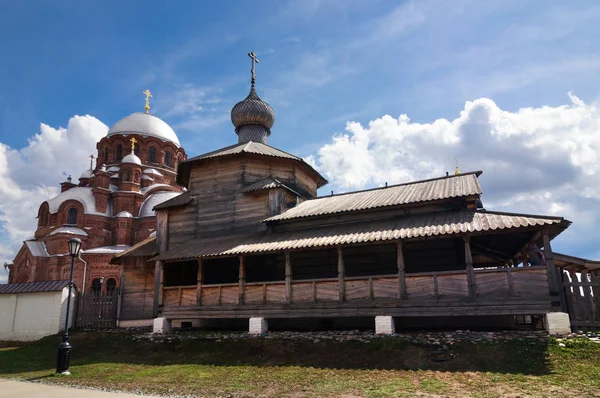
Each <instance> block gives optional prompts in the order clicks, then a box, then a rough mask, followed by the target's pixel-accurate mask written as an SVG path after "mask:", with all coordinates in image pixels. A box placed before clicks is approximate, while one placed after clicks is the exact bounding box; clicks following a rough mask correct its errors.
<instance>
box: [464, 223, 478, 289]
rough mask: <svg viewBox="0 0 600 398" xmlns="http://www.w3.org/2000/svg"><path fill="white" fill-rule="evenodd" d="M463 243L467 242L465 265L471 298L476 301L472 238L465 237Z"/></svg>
mask: <svg viewBox="0 0 600 398" xmlns="http://www.w3.org/2000/svg"><path fill="white" fill-rule="evenodd" d="M463 241H464V242H465V265H466V268H467V282H468V284H469V298H470V299H471V300H475V299H476V298H477V282H476V281H475V270H474V269H473V256H472V255H471V243H470V241H471V236H470V235H464V236H463Z"/></svg>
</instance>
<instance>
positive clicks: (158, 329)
mask: <svg viewBox="0 0 600 398" xmlns="http://www.w3.org/2000/svg"><path fill="white" fill-rule="evenodd" d="M170 332H171V320H170V319H166V318H154V324H153V327H152V333H156V334H164V333H170Z"/></svg>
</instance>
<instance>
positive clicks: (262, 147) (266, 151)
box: [177, 141, 327, 187]
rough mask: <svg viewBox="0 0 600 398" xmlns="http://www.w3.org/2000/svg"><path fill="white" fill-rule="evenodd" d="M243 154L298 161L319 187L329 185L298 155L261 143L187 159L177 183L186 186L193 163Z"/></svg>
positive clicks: (234, 147)
mask: <svg viewBox="0 0 600 398" xmlns="http://www.w3.org/2000/svg"><path fill="white" fill-rule="evenodd" d="M242 153H251V154H255V155H263V156H272V157H275V158H284V159H293V160H296V161H298V162H301V163H302V164H304V165H305V166H306V167H307V168H308V169H309V170H311V171H312V172H313V173H315V174H316V176H317V179H318V181H317V185H318V186H319V187H322V186H323V185H325V184H327V180H326V179H325V178H324V177H323V176H322V175H321V174H319V172H318V171H316V170H315V169H314V168H313V167H312V166H311V165H309V164H308V163H306V162H305V161H304V160H303V159H302V158H299V157H298V156H296V155H292V154H291V153H287V152H284V151H282V150H281V149H277V148H275V147H272V146H270V145H267V144H263V143H261V142H253V141H250V142H244V143H241V144H235V145H231V146H228V147H225V148H221V149H217V150H216V151H212V152H208V153H205V154H202V155H198V156H194V157H193V158H190V159H187V160H185V161H183V162H181V163H180V164H179V168H178V172H177V181H178V182H179V183H180V184H182V185H186V181H187V178H188V174H189V172H190V164H191V163H194V162H197V161H200V160H205V159H211V158H216V157H220V156H229V155H238V154H242Z"/></svg>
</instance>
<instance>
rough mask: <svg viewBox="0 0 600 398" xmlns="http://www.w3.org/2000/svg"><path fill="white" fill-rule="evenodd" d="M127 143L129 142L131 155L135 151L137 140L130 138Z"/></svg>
mask: <svg viewBox="0 0 600 398" xmlns="http://www.w3.org/2000/svg"><path fill="white" fill-rule="evenodd" d="M129 141H131V153H133V152H134V151H135V143H136V142H137V140H136V139H135V138H134V137H131V139H130V140H129Z"/></svg>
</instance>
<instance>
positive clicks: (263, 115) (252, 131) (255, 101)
mask: <svg viewBox="0 0 600 398" xmlns="http://www.w3.org/2000/svg"><path fill="white" fill-rule="evenodd" d="M231 122H232V123H233V125H234V126H235V131H236V133H237V134H238V136H239V142H240V143H241V142H248V141H258V142H263V143H266V138H267V136H269V135H270V134H271V127H273V124H274V123H275V111H273V108H271V105H269V104H267V103H266V102H265V101H263V100H261V99H260V97H259V96H258V94H256V90H255V89H254V87H252V88H251V89H250V94H248V96H247V97H246V99H245V100H243V101H240V102H238V103H237V104H235V106H234V107H233V109H232V110H231Z"/></svg>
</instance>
